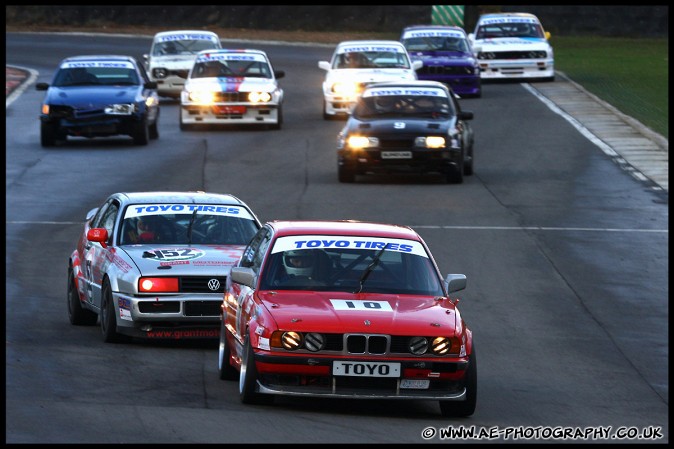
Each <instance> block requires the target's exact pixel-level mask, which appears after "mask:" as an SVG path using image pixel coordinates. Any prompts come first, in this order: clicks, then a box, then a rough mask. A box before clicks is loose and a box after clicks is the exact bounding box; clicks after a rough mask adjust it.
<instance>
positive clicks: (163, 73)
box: [152, 67, 168, 79]
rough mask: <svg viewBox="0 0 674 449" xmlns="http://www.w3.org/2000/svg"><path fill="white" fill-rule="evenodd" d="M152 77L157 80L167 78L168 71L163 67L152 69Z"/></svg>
mask: <svg viewBox="0 0 674 449" xmlns="http://www.w3.org/2000/svg"><path fill="white" fill-rule="evenodd" d="M152 76H154V77H155V78H157V79H162V78H166V77H167V76H168V70H166V69H165V68H163V67H159V68H157V69H152Z"/></svg>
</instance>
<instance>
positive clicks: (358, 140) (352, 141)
mask: <svg viewBox="0 0 674 449" xmlns="http://www.w3.org/2000/svg"><path fill="white" fill-rule="evenodd" d="M346 144H347V145H348V146H349V147H351V148H352V149H354V150H359V149H361V148H369V147H376V146H379V139H377V138H376V137H365V136H349V137H348V138H347V139H346Z"/></svg>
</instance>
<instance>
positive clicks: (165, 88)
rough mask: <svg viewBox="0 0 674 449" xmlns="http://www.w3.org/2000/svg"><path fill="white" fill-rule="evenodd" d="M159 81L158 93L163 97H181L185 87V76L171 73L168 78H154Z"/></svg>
mask: <svg viewBox="0 0 674 449" xmlns="http://www.w3.org/2000/svg"><path fill="white" fill-rule="evenodd" d="M153 81H156V82H157V93H158V94H159V95H161V96H162V97H172V98H180V92H182V91H183V88H184V87H185V81H186V80H185V78H181V77H179V76H173V75H170V76H168V77H166V78H161V79H153Z"/></svg>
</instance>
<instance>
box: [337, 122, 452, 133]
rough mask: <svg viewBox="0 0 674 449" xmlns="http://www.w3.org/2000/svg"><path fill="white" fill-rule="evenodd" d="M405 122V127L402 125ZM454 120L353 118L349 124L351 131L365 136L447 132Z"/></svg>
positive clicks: (349, 130)
mask: <svg viewBox="0 0 674 449" xmlns="http://www.w3.org/2000/svg"><path fill="white" fill-rule="evenodd" d="M401 123H404V125H405V126H404V127H401ZM452 123H453V120H444V119H443V120H430V119H420V118H406V119H400V118H394V119H377V120H371V121H358V120H357V119H355V118H354V119H353V120H351V121H350V122H349V123H348V125H347V128H348V132H349V133H358V134H362V135H365V136H369V135H371V136H377V135H382V134H429V133H432V134H438V133H440V134H445V133H446V132H447V129H448V127H449V126H450V125H451V124H452Z"/></svg>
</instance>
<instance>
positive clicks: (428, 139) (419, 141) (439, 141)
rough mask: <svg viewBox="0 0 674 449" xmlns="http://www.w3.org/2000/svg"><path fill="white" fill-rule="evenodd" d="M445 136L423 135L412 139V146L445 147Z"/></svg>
mask: <svg viewBox="0 0 674 449" xmlns="http://www.w3.org/2000/svg"><path fill="white" fill-rule="evenodd" d="M445 145H446V142H445V138H444V137H442V136H425V137H417V138H416V139H414V146H416V147H421V148H445Z"/></svg>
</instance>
